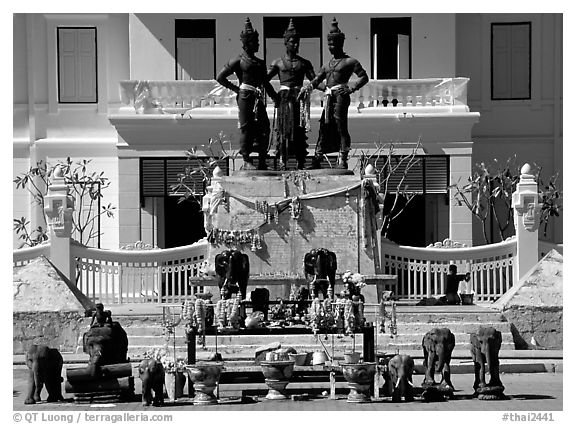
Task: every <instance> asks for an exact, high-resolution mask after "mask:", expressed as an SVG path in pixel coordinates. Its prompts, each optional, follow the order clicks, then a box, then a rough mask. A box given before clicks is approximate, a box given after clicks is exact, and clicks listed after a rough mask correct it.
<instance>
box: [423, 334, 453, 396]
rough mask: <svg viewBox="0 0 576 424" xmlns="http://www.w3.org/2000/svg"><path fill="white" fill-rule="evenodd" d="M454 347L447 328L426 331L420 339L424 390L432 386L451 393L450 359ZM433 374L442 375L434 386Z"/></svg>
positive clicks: (451, 335) (451, 336)
mask: <svg viewBox="0 0 576 424" xmlns="http://www.w3.org/2000/svg"><path fill="white" fill-rule="evenodd" d="M455 345H456V340H455V338H454V334H453V333H452V332H451V331H450V330H449V329H448V328H435V329H433V330H430V331H428V332H427V333H426V334H425V335H424V337H423V338H422V350H423V352H424V367H425V368H426V372H425V377H424V382H423V383H422V387H423V388H424V389H426V388H428V387H432V386H434V387H435V388H437V389H440V390H442V391H453V390H454V386H453V385H452V381H451V380H450V359H452V351H453V350H454V346H455ZM434 372H441V373H442V380H441V381H440V384H439V385H438V386H436V383H435V382H434Z"/></svg>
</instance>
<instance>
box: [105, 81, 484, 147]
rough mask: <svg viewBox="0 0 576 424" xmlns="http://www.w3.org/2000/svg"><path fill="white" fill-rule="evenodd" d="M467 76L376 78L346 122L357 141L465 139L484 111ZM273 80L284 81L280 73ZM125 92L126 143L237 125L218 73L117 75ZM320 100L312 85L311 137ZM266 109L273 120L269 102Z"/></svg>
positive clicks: (200, 134)
mask: <svg viewBox="0 0 576 424" xmlns="http://www.w3.org/2000/svg"><path fill="white" fill-rule="evenodd" d="M468 81H469V79H468V78H429V79H409V80H371V81H370V82H369V83H368V84H366V85H365V86H364V87H362V88H361V89H360V90H359V91H357V92H355V93H353V94H352V96H351V105H350V109H349V127H350V133H351V134H352V138H353V141H354V142H358V143H360V144H370V145H373V144H374V142H375V141H378V140H380V141H391V140H403V141H415V140H416V139H418V138H421V139H422V138H424V139H428V140H432V141H433V140H444V141H450V140H458V141H461V140H468V139H469V138H470V129H471V127H472V125H473V124H474V123H476V122H477V121H478V118H479V114H478V113H472V112H470V111H469V108H468V105H467V85H468ZM272 85H273V86H274V88H275V89H278V88H279V83H278V81H277V80H275V81H272ZM120 91H121V101H122V106H121V107H120V109H119V110H118V111H117V112H116V113H111V114H110V115H109V119H110V121H111V123H112V124H113V125H114V126H115V127H116V129H117V131H118V133H119V134H120V137H121V139H122V140H121V142H120V143H119V147H121V148H122V147H126V145H128V146H131V148H136V149H138V148H141V149H155V148H156V149H163V150H170V149H182V148H188V147H190V146H191V145H194V144H203V143H204V142H205V141H206V140H207V139H208V138H210V137H214V136H215V135H216V134H217V133H218V132H220V131H224V133H226V134H228V135H233V134H234V133H235V132H236V131H237V126H236V122H237V108H236V100H235V96H236V94H235V93H234V92H232V91H230V90H228V89H225V88H224V87H222V86H221V85H220V84H218V83H217V82H216V81H215V80H202V81H142V80H141V81H135V80H130V81H122V82H120ZM322 101H323V93H322V92H320V91H318V90H314V91H313V93H312V96H311V102H310V115H311V124H312V129H311V132H312V134H314V135H312V136H309V138H310V139H311V140H310V141H312V144H313V140H314V139H315V137H316V136H315V134H317V131H318V119H319V118H320V116H321V113H322ZM268 115H269V117H270V119H271V120H272V119H273V116H274V107H273V102H271V101H269V102H268ZM447 119H448V120H449V122H447V121H446V120H447ZM122 141H123V142H124V143H125V144H124V143H123V142H122ZM158 143H161V146H162V147H160V146H158ZM154 146H156V147H154Z"/></svg>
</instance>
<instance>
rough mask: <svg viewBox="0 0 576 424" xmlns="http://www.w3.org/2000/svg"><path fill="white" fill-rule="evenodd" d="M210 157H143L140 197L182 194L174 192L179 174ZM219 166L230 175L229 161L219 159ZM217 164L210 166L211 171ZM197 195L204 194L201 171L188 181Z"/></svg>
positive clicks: (197, 165)
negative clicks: (190, 159)
mask: <svg viewBox="0 0 576 424" xmlns="http://www.w3.org/2000/svg"><path fill="white" fill-rule="evenodd" d="M207 160H208V159H200V158H199V159H198V160H197V161H189V160H188V159H185V158H142V159H140V199H141V201H142V202H143V200H144V197H165V196H177V197H179V196H181V195H182V194H183V193H172V187H173V186H175V185H176V184H178V175H179V174H182V173H184V169H185V168H186V167H199V162H200V161H201V162H203V163H204V164H205V163H206V161H207ZM218 166H219V167H220V168H221V169H222V171H223V172H224V175H228V168H229V166H228V161H227V160H223V161H219V163H218ZM215 167H216V165H211V166H210V167H209V169H210V171H207V173H208V174H209V175H211V171H212V170H213V169H214V168H215ZM188 185H189V187H191V188H192V190H193V191H194V194H195V195H196V196H203V195H204V188H205V187H204V175H203V174H202V173H201V172H198V173H196V174H194V176H193V178H192V181H189V182H188Z"/></svg>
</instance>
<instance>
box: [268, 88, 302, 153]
mask: <svg viewBox="0 0 576 424" xmlns="http://www.w3.org/2000/svg"><path fill="white" fill-rule="evenodd" d="M298 93H300V87H292V88H290V87H286V86H281V87H280V91H279V92H278V94H279V96H280V104H279V105H278V117H277V120H276V152H277V154H278V155H279V156H281V157H283V158H287V157H288V156H296V158H297V159H302V158H304V157H306V155H307V154H308V151H307V149H308V143H306V140H307V137H306V129H305V128H304V127H302V125H301V115H300V101H299V100H298V99H297V97H298Z"/></svg>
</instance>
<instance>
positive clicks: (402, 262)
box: [382, 238, 517, 301]
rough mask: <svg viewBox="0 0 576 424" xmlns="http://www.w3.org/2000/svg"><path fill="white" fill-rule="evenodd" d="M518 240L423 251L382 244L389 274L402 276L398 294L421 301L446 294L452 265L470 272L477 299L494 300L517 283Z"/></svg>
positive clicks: (422, 249) (399, 280) (385, 270)
mask: <svg viewBox="0 0 576 424" xmlns="http://www.w3.org/2000/svg"><path fill="white" fill-rule="evenodd" d="M516 252H517V246H516V240H515V239H514V238H511V239H510V240H507V241H504V242H501V243H495V244H491V245H487V246H477V247H458V248H434V247H428V248H419V247H407V246H399V245H396V244H394V243H391V242H389V241H387V240H383V241H382V266H383V272H384V273H385V274H393V275H396V276H397V277H398V284H397V290H396V295H397V296H398V297H399V298H403V299H420V298H424V297H430V296H438V295H442V294H444V289H445V277H446V275H447V273H448V267H449V265H450V264H456V266H458V268H459V272H468V271H469V272H470V273H471V281H472V289H473V290H474V292H475V295H474V297H475V299H476V300H479V301H494V300H496V299H497V298H499V297H500V296H502V295H503V294H504V293H505V292H506V290H508V289H509V288H510V287H512V285H513V284H514V281H515V275H514V263H515V257H516Z"/></svg>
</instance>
